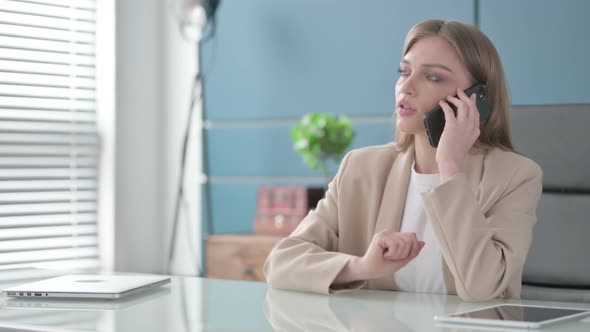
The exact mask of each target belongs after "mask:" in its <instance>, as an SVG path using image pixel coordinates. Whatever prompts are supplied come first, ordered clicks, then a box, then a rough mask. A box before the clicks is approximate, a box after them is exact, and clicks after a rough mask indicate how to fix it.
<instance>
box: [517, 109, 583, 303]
mask: <svg viewBox="0 0 590 332" xmlns="http://www.w3.org/2000/svg"><path fill="white" fill-rule="evenodd" d="M589 126H590V105H543V106H526V107H525V106H521V107H514V109H513V112H512V133H513V141H514V144H515V145H516V148H517V150H518V151H519V152H521V153H523V154H524V155H526V156H528V157H529V158H531V159H533V160H535V161H536V162H537V163H538V164H539V165H540V166H541V168H542V169H543V195H542V197H541V200H540V202H539V207H538V209H537V216H538V222H537V225H536V226H535V229H534V234H533V244H532V246H531V249H530V252H529V256H528V258H527V262H526V265H525V269H524V275H523V290H522V298H523V299H536V300H551V301H567V302H587V303H590V130H589V128H588V127H589Z"/></svg>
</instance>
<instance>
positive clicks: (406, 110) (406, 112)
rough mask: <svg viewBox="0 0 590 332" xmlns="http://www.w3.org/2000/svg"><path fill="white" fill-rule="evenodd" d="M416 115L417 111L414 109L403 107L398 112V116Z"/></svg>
mask: <svg viewBox="0 0 590 332" xmlns="http://www.w3.org/2000/svg"><path fill="white" fill-rule="evenodd" d="M414 113H416V110H414V109H412V108H405V107H402V106H400V107H399V110H398V112H397V114H399V115H413V114H414Z"/></svg>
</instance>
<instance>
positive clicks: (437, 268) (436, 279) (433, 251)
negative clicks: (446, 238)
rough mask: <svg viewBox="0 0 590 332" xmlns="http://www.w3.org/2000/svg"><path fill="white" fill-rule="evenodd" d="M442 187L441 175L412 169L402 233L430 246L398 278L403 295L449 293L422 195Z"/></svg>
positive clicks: (437, 244)
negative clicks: (405, 292) (411, 235)
mask: <svg viewBox="0 0 590 332" xmlns="http://www.w3.org/2000/svg"><path fill="white" fill-rule="evenodd" d="M440 183H441V180H440V175H439V174H419V173H416V170H415V169H414V165H412V173H411V175H410V184H409V186H408V194H407V196H406V205H405V207H404V213H403V218H402V224H401V230H400V232H415V233H416V237H417V238H418V240H421V241H424V242H425V243H426V244H425V246H424V248H422V251H421V252H420V254H419V255H418V256H417V257H416V258H414V259H413V260H412V261H411V262H410V263H408V265H406V266H404V267H403V268H402V269H400V270H399V271H397V272H396V273H395V274H394V280H395V284H396V286H397V288H398V289H399V290H401V291H407V292H421V293H441V294H446V293H447V288H446V286H445V282H444V277H443V269H442V254H441V251H440V246H439V243H438V240H437V239H436V236H435V235H434V232H433V231H432V227H431V225H430V221H429V220H428V216H427V215H426V212H425V211H424V207H423V206H422V197H421V196H420V194H421V193H423V192H427V191H430V190H432V189H433V188H435V187H437V186H438V185H440Z"/></svg>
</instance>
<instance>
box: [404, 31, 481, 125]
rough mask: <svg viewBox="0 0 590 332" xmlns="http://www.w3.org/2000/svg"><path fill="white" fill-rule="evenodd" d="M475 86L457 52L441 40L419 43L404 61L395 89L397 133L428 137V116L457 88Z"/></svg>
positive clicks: (429, 38)
mask: <svg viewBox="0 0 590 332" xmlns="http://www.w3.org/2000/svg"><path fill="white" fill-rule="evenodd" d="M469 86H471V75H470V74H469V72H468V71H467V68H466V67H465V65H464V64H463V62H462V61H461V59H460V58H459V55H458V54H457V52H456V50H455V49H454V48H453V46H451V44H450V43H448V42H447V41H446V40H444V39H443V38H441V37H425V38H422V39H420V40H419V41H417V42H416V43H415V44H414V45H413V46H412V48H410V50H409V51H408V53H406V55H405V56H404V57H403V58H402V61H401V63H400V76H399V79H398V81H397V84H396V85H395V99H396V104H397V105H396V109H395V111H396V119H397V129H398V130H401V131H402V132H405V133H407V134H423V135H426V130H425V127H424V122H423V119H424V114H425V113H426V112H430V111H432V110H433V109H434V108H435V107H438V106H439V104H438V103H439V101H441V100H445V101H446V97H447V96H449V95H450V96H455V95H456V94H457V88H460V89H462V90H465V89H467V88H468V87H469Z"/></svg>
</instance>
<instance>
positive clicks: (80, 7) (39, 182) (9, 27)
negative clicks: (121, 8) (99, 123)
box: [0, 0, 99, 274]
mask: <svg viewBox="0 0 590 332" xmlns="http://www.w3.org/2000/svg"><path fill="white" fill-rule="evenodd" d="M95 14H96V4H95V1H91V0H30V1H28V0H27V1H24V0H23V1H17V0H0V274H2V273H3V272H5V273H9V272H8V271H13V270H14V269H21V268H22V269H27V268H48V269H78V268H97V267H98V265H99V251H98V238H97V236H98V232H97V163H98V156H99V144H98V142H99V141H98V135H97V131H96V100H95V96H96V93H95V92H96V86H95V55H96V50H95V35H96V34H95V30H96V19H95V18H96V15H95Z"/></svg>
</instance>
